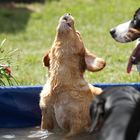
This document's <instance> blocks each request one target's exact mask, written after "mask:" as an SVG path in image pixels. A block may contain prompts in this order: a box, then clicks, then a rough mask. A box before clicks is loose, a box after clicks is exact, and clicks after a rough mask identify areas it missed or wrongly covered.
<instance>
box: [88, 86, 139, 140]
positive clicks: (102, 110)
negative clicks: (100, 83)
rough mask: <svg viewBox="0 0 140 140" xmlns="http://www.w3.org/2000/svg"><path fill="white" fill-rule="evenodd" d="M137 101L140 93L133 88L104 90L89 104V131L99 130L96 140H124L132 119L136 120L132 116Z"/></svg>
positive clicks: (127, 135) (124, 87)
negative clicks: (90, 124) (90, 122)
mask: <svg viewBox="0 0 140 140" xmlns="http://www.w3.org/2000/svg"><path fill="white" fill-rule="evenodd" d="M139 101H140V93H139V91H137V90H136V89H135V88H133V87H129V86H123V87H109V88H106V89H105V90H104V91H103V93H102V94H100V95H98V96H96V97H95V98H94V99H93V102H92V104H91V107H90V116H91V119H92V127H91V130H90V131H91V132H94V130H96V129H99V134H98V136H97V140H114V139H115V140H125V138H128V137H129V134H128V133H126V132H129V131H130V129H127V128H129V127H131V126H132V124H133V123H131V122H134V120H133V118H136V117H135V116H136V115H132V114H133V112H134V111H135V107H136V104H137V103H138V102H139ZM139 107H140V106H139ZM134 114H135V113H134ZM131 116H134V117H131ZM129 121H130V123H129ZM99 126H101V127H99ZM129 133H130V135H131V134H132V133H131V132H129ZM127 140H128V139H127Z"/></svg>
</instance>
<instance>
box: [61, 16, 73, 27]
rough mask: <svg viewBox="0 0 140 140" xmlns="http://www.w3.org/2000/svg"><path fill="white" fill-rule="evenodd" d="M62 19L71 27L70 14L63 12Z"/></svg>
mask: <svg viewBox="0 0 140 140" xmlns="http://www.w3.org/2000/svg"><path fill="white" fill-rule="evenodd" d="M62 20H63V21H64V22H65V23H66V24H67V25H68V26H69V27H71V22H72V17H71V15H70V14H65V15H64V16H63V17H62Z"/></svg>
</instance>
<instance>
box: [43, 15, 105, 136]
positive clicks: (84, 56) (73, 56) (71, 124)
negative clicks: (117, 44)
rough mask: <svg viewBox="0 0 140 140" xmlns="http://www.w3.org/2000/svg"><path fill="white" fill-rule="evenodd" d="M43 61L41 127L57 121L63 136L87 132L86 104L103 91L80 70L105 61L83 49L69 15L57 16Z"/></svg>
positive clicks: (49, 127) (93, 68)
mask: <svg viewBox="0 0 140 140" xmlns="http://www.w3.org/2000/svg"><path fill="white" fill-rule="evenodd" d="M43 60H44V65H45V66H47V67H48V69H49V74H48V75H49V76H48V79H47V82H46V84H45V86H44V88H43V90H42V91H41V94H40V108H41V111H42V120H41V128H42V129H47V130H52V129H53V128H54V127H55V125H56V124H57V125H58V126H59V127H60V128H61V129H63V130H66V132H67V134H66V137H69V136H73V135H75V134H78V133H80V132H85V131H87V130H88V128H89V126H90V122H91V120H90V117H89V106H90V104H91V101H92V99H93V96H94V95H97V94H100V93H101V91H102V90H101V89H100V88H97V87H94V86H92V85H89V84H88V83H87V82H86V81H85V80H84V77H83V73H84V71H85V70H86V69H87V70H89V71H92V72H95V71H99V70H101V69H103V68H104V66H105V61H104V60H103V59H101V58H98V57H96V56H95V55H93V54H91V53H89V52H88V51H87V50H86V49H85V48H84V44H83V42H82V39H81V37H80V33H79V32H77V31H76V30H75V28H74V19H73V17H72V16H71V15H69V14H65V15H64V16H62V17H61V18H60V20H59V24H58V27H57V30H56V36H55V40H54V43H53V45H52V48H51V49H50V51H48V53H46V55H45V56H44V59H43Z"/></svg>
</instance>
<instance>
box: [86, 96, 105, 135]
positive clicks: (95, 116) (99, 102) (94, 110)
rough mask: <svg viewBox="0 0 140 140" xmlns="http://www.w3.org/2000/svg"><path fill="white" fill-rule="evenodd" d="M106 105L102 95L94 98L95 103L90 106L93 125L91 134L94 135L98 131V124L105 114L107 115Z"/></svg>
mask: <svg viewBox="0 0 140 140" xmlns="http://www.w3.org/2000/svg"><path fill="white" fill-rule="evenodd" d="M104 105H105V100H104V99H102V98H101V97H100V95H99V96H96V97H94V99H93V102H92V104H91V106H90V117H91V120H92V125H91V128H90V130H89V132H90V133H92V132H93V131H94V130H95V129H96V127H97V125H98V123H99V122H100V119H101V117H103V114H104V113H105V112H104V111H105V110H104Z"/></svg>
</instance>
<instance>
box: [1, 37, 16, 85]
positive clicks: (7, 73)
mask: <svg viewBox="0 0 140 140" xmlns="http://www.w3.org/2000/svg"><path fill="white" fill-rule="evenodd" d="M5 41H6V39H4V40H3V41H2V42H1V44H0V86H6V85H9V86H12V85H14V84H18V83H17V81H16V79H15V78H14V77H13V76H12V73H11V68H10V63H11V61H12V55H13V54H14V53H15V51H16V50H14V51H10V52H7V51H5V49H4V48H3V46H4V42H5Z"/></svg>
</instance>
